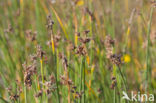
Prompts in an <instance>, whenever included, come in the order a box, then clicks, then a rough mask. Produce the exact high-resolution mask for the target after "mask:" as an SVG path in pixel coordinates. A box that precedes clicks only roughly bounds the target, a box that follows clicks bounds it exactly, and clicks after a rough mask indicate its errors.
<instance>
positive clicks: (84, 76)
mask: <svg viewBox="0 0 156 103" xmlns="http://www.w3.org/2000/svg"><path fill="white" fill-rule="evenodd" d="M83 68H84V69H83V70H84V71H83V89H84V98H83V103H85V98H86V95H85V78H86V75H85V58H84V59H83Z"/></svg>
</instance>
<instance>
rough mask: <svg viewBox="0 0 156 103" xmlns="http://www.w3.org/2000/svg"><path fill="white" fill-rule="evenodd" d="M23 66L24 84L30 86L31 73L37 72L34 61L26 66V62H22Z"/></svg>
mask: <svg viewBox="0 0 156 103" xmlns="http://www.w3.org/2000/svg"><path fill="white" fill-rule="evenodd" d="M23 68H24V84H25V86H27V87H31V85H32V78H31V77H32V75H33V74H36V72H37V67H36V62H33V64H32V65H29V66H27V64H26V63H24V64H23Z"/></svg>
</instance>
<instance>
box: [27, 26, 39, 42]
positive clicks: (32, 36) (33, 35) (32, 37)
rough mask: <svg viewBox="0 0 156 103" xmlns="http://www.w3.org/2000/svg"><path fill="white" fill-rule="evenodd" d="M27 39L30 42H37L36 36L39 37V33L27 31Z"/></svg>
mask: <svg viewBox="0 0 156 103" xmlns="http://www.w3.org/2000/svg"><path fill="white" fill-rule="evenodd" d="M25 33H26V37H27V38H28V40H30V41H35V40H36V35H37V31H35V32H32V30H30V29H29V30H26V31H25Z"/></svg>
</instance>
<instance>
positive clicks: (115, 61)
mask: <svg viewBox="0 0 156 103" xmlns="http://www.w3.org/2000/svg"><path fill="white" fill-rule="evenodd" d="M110 60H111V61H112V63H113V64H116V65H118V66H119V65H120V64H121V63H122V62H121V56H120V55H117V54H112V55H111V56H110Z"/></svg>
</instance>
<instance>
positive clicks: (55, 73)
mask: <svg viewBox="0 0 156 103" xmlns="http://www.w3.org/2000/svg"><path fill="white" fill-rule="evenodd" d="M54 56H55V63H57V56H56V55H54ZM57 69H58V68H57V65H56V70H55V78H56V87H57V97H58V103H60V95H59V87H58V79H57Z"/></svg>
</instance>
